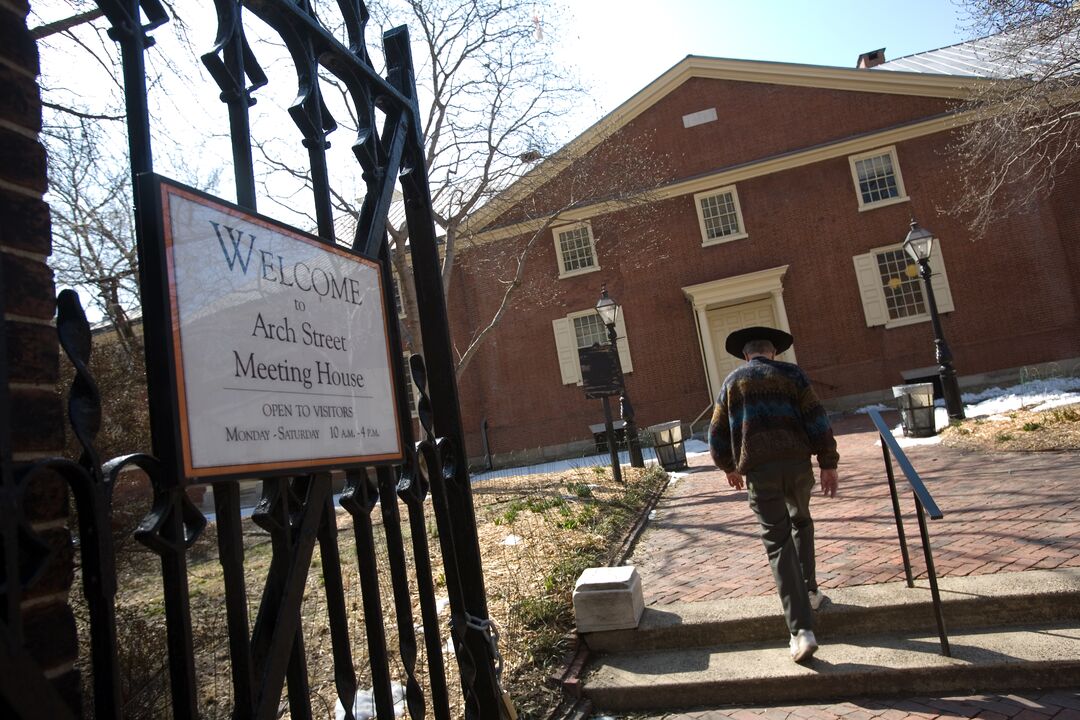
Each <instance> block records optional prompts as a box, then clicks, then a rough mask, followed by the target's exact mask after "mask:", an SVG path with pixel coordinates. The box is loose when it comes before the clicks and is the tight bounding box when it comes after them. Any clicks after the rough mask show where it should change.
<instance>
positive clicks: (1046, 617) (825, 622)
mask: <svg viewBox="0 0 1080 720" xmlns="http://www.w3.org/2000/svg"><path fill="white" fill-rule="evenodd" d="M938 585H939V589H940V592H941V599H942V608H943V611H942V614H943V615H944V617H945V627H946V629H947V630H948V631H949V632H950V633H951V632H952V631H953V630H959V629H963V628H972V627H995V626H1002V625H1016V624H1027V623H1040V622H1061V621H1065V620H1080V568H1063V569H1059V570H1036V571H1028V572H1019V573H999V574H997V575H980V576H974V577H961V578H941V579H940V580H939V583H938ZM647 591H648V589H647V588H646V592H647ZM825 592H826V594H827V595H828V596H829V602H827V603H826V604H825V605H824V606H823V607H822V608H821V610H819V611H818V613H817V632H818V633H819V634H820V635H821V636H823V637H832V638H837V637H849V636H854V635H860V634H867V633H871V634H882V633H885V634H903V633H914V632H919V631H935V632H936V628H937V625H936V621H935V619H934V611H933V604H932V601H931V595H930V589H929V584H928V583H927V581H925V580H919V581H917V582H916V587H914V588H909V587H907V585H906V584H905V583H903V582H899V583H885V584H881V585H863V586H858V587H850V588H838V589H835V590H833V589H826V591H825ZM786 632H787V627H786V625H785V624H784V619H783V616H782V615H781V610H780V600H779V598H777V597H776V596H775V595H770V596H768V597H752V598H739V599H732V600H720V601H716V602H701V603H683V604H675V605H664V606H662V607H646V608H645V612H644V614H643V615H642V618H641V622H640V624H639V625H638V627H637V628H636V629H634V630H609V631H606V632H596V633H586V634H585V635H584V638H585V642H586V643H587V644H588V646H589V650H590V651H592V652H608V653H614V652H628V651H649V650H662V649H665V648H687V647H704V646H709V645H725V644H732V643H748V642H772V640H773V638H777V637H783V636H784V635H785V634H786Z"/></svg>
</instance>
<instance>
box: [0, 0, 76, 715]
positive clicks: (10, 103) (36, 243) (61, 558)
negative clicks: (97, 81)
mask: <svg viewBox="0 0 1080 720" xmlns="http://www.w3.org/2000/svg"><path fill="white" fill-rule="evenodd" d="M28 10H29V6H28V4H27V2H25V0H0V96H2V97H3V98H4V101H3V102H2V103H0V252H2V253H3V256H2V258H0V261H2V263H3V276H2V278H0V288H2V292H3V303H4V326H3V332H4V334H5V339H6V346H7V355H8V357H7V365H8V374H9V377H8V380H9V394H10V406H9V407H7V408H4V409H3V412H6V413H7V414H8V418H5V419H4V422H5V423H7V424H8V426H9V427H10V428H11V434H12V452H13V460H14V461H15V463H16V468H18V467H19V466H20V465H24V464H26V463H28V462H31V461H34V460H36V459H39V458H43V457H48V456H53V455H59V454H61V452H62V450H63V444H64V429H63V428H64V424H63V423H64V412H63V408H62V407H61V403H60V399H59V397H58V396H57V394H56V391H55V388H56V383H57V377H58V358H57V340H56V331H55V329H54V328H53V326H52V318H53V313H54V307H55V301H54V288H53V280H52V272H51V271H50V270H49V268H48V266H47V265H46V259H47V258H48V256H49V253H50V252H51V245H50V227H49V208H48V206H47V205H46V204H45V203H44V202H43V201H42V195H43V193H44V192H45V151H44V148H43V147H42V145H41V143H40V142H39V141H38V131H39V130H40V129H41V97H40V93H39V91H38V86H37V74H38V55H37V47H36V44H35V42H34V40H33V38H32V37H31V36H30V33H29V32H28V30H27V26H26V14H27V12H28ZM15 419H17V421H15ZM24 511H25V513H26V515H27V517H28V519H29V520H30V522H31V523H32V526H33V528H34V530H35V531H36V532H37V533H38V535H40V536H41V537H42V538H43V539H44V540H45V541H46V542H47V543H48V544H49V545H50V546H51V547H52V549H53V551H54V552H53V556H52V559H51V561H50V565H49V566H48V568H47V569H46V571H45V573H44V575H43V576H42V577H41V578H40V579H39V580H38V581H37V582H36V583H35V584H34V585H33V586H32V587H31V588H30V589H29V591H28V592H27V593H26V595H25V597H24V600H23V619H24V623H25V630H26V646H27V650H28V651H29V652H30V654H31V655H32V656H33V657H34V659H35V661H36V662H37V663H38V664H39V665H40V666H41V668H42V669H43V670H44V672H45V674H46V676H47V677H48V678H49V679H50V680H51V681H52V683H53V684H54V686H56V687H57V688H58V690H59V691H60V692H61V694H62V695H63V696H64V698H65V699H66V700H67V702H68V703H69V704H70V705H71V706H72V707H73V708H74V707H77V705H78V692H79V690H78V688H79V679H78V673H77V672H76V671H75V670H74V660H75V657H76V648H77V640H76V635H75V623H74V619H73V617H72V614H71V610H70V608H69V607H68V605H67V597H68V592H69V591H70V588H71V583H72V577H73V562H72V549H71V548H72V546H71V536H70V534H69V532H68V529H67V491H66V487H65V485H64V484H63V483H62V482H61V481H60V480H59V479H58V478H41V479H39V480H38V481H37V482H35V483H34V484H33V485H32V486H31V487H30V488H29V489H28V491H27V493H26V495H25V496H24Z"/></svg>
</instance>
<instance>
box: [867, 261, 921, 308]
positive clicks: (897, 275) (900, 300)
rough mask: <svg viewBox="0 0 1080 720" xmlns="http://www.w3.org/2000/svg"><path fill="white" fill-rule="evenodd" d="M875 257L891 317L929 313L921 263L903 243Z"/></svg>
mask: <svg viewBox="0 0 1080 720" xmlns="http://www.w3.org/2000/svg"><path fill="white" fill-rule="evenodd" d="M875 257H876V260H877V265H878V274H879V275H880V277H881V290H882V293H884V295H885V306H886V308H887V309H888V312H889V319H890V320H900V319H903V318H912V317H919V316H922V315H925V314H926V312H927V309H926V299H925V297H924V295H923V286H922V281H921V280H920V279H919V272H918V266H917V265H915V263H914V262H912V260H911V259H910V258H908V256H907V253H905V252H904V249H903V248H902V247H901V248H897V249H895V250H886V251H884V252H879V253H877V255H876V256H875Z"/></svg>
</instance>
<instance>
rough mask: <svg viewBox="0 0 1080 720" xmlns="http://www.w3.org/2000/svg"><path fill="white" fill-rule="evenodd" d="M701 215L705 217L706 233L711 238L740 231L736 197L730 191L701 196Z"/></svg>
mask: <svg viewBox="0 0 1080 720" xmlns="http://www.w3.org/2000/svg"><path fill="white" fill-rule="evenodd" d="M701 215H702V217H703V218H704V219H705V234H706V235H707V236H708V238H709V239H710V240H714V239H716V238H720V237H726V236H728V235H735V234H737V233H739V232H740V230H739V215H738V213H736V212H735V198H734V197H732V194H731V193H729V192H726V193H720V194H719V195H713V196H711V197H705V198H701Z"/></svg>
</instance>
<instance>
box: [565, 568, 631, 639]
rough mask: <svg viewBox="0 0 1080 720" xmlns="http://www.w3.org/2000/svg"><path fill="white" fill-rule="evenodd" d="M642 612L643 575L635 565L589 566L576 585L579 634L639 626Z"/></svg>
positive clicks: (575, 598) (575, 609) (575, 612)
mask: <svg viewBox="0 0 1080 720" xmlns="http://www.w3.org/2000/svg"><path fill="white" fill-rule="evenodd" d="M643 612H645V601H644V599H642V595H641V576H640V575H638V571H637V568H635V567H634V566H632V565H623V566H621V567H596V568H588V569H587V570H585V572H583V573H581V577H579V578H578V579H577V583H576V584H575V585H574V615H575V617H576V618H577V631H578V632H579V633H589V632H599V631H601V630H628V629H632V628H636V627H637V626H638V622H639V621H640V620H641V613H643Z"/></svg>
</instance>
